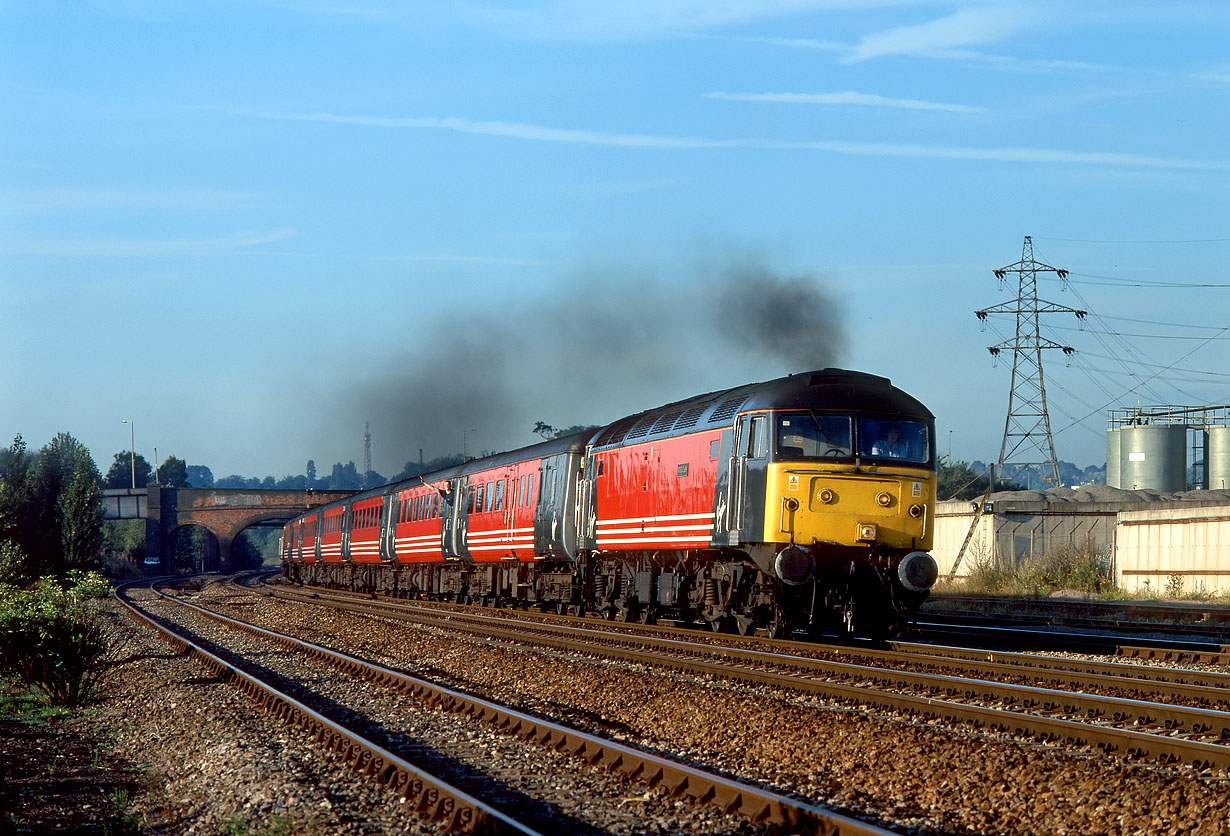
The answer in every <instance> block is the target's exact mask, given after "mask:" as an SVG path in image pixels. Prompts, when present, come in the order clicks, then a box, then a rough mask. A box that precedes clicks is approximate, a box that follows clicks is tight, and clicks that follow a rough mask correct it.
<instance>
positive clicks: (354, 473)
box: [329, 462, 363, 491]
mask: <svg viewBox="0 0 1230 836" xmlns="http://www.w3.org/2000/svg"><path fill="white" fill-rule="evenodd" d="M362 486H363V480H362V479H360V478H359V469H358V468H357V467H355V464H354V462H347V463H346V464H344V465H343V464H342V463H341V462H338V463H337V464H335V465H333V474H332V475H331V476H330V477H329V490H331V491H357V490H359V489H360V488H361V487H362Z"/></svg>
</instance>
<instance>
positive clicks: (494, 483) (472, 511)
mask: <svg viewBox="0 0 1230 836" xmlns="http://www.w3.org/2000/svg"><path fill="white" fill-rule="evenodd" d="M540 466H541V461H539V460H537V459H535V460H531V461H523V462H514V463H512V464H509V465H506V466H504V467H500V468H495V469H492V470H487V471H483V472H480V473H475V474H474V475H473V476H471V477H469V484H470V486H471V487H470V490H469V491H468V493H467V498H466V503H467V505H468V506H470V507H468V508H467V509H466V516H467V518H468V522H467V524H466V529H467V530H466V546H467V548H468V549H469V552H470V556H471V557H472V558H473V560H474V562H475V563H493V562H496V561H500V560H527V561H528V560H533V559H534V510H533V506H532V505H531V504H530V502H531V499H532V496H533V494H532V491H533V484H534V476H535V474H537V473H538V469H539V467H540Z"/></svg>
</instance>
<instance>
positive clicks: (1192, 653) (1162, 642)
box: [918, 621, 1230, 665]
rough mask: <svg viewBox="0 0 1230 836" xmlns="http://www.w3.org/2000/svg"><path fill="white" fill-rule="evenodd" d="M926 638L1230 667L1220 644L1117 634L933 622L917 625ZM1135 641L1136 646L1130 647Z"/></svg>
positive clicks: (1228, 648)
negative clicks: (1148, 638)
mask: <svg viewBox="0 0 1230 836" xmlns="http://www.w3.org/2000/svg"><path fill="white" fill-rule="evenodd" d="M918 627H919V628H920V631H921V634H922V635H923V636H929V637H936V638H942V639H944V640H945V641H954V640H955V641H970V640H973V641H980V642H984V643H988V644H992V643H993V644H996V645H999V646H1000V647H1003V646H1006V645H1010V646H1013V647H1022V646H1036V645H1038V644H1039V643H1045V644H1048V645H1053V646H1055V647H1058V648H1060V649H1064V650H1074V651H1076V652H1079V653H1099V654H1107V655H1113V656H1124V657H1128V658H1138V659H1148V660H1157V661H1166V662H1179V663H1187V664H1192V663H1196V664H1208V665H1226V664H1230V645H1224V644H1221V643H1220V642H1219V641H1210V640H1203V641H1191V640H1183V639H1179V638H1177V637H1171V638H1166V639H1152V640H1148V641H1146V640H1145V639H1142V638H1138V637H1137V638H1133V639H1128V638H1126V637H1124V636H1122V635H1116V634H1114V633H1106V634H1099V633H1071V632H1062V628H1052V629H1041V628H1037V627H1015V626H1005V625H1003V624H999V623H997V624H972V623H969V622H966V623H960V624H958V623H944V624H939V623H933V622H927V621H920V622H918ZM1128 641H1135V642H1137V643H1136V644H1128V643H1126V642H1128Z"/></svg>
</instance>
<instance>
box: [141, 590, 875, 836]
mask: <svg viewBox="0 0 1230 836" xmlns="http://www.w3.org/2000/svg"><path fill="white" fill-rule="evenodd" d="M151 591H152V590H151ZM138 596H139V593H136V592H135V591H134V590H131V589H129V590H125V591H124V593H123V598H122V600H124V601H125V603H126V605H127V606H128V607H129V608H130V611H132V612H133V613H134V615H135V617H137V618H140V619H143V620H145V622H146V623H148V624H149V625H150V626H154V627H155V628H156V629H159V630H162V631H164V632H165V631H167V630H170V632H167V633H166V634H167V636H168V640H169V641H171V642H172V643H174V644H175V645H176V646H177V647H179V648H180V649H182V650H185V651H186V652H190V653H192V654H193V655H194V656H197V657H198V658H200V659H201V660H202V662H203V663H205V664H206V665H207V666H209V667H210V668H211V670H213V671H214V672H215V674H216V675H218V676H224V677H227V678H229V679H230V680H231V681H233V682H235V683H236V684H238V685H239V687H241V688H242V689H243V690H244V691H245V692H246V693H248V694H250V695H251V696H252V697H253V698H254V699H256V700H258V701H259V702H260V703H261V704H262V705H263V706H265V707H266V708H268V709H269V710H270V711H271V712H273V713H274V714H275V715H276V716H278V717H281V718H283V719H286V720H287V721H288V722H291V723H292V724H294V725H297V726H300V727H304V728H308V729H310V730H311V731H312V733H313V734H314V735H315V736H316V737H317V739H318V740H319V741H320V742H321V743H322V745H324V746H326V747H328V748H329V749H330V750H332V751H334V752H335V753H338V754H339V755H340V756H341V757H342V758H343V759H344V760H345V761H346V762H347V763H348V764H349V765H350V766H351V767H352V768H354V769H357V770H359V771H360V772H362V773H363V774H365V775H369V776H371V778H372V780H373V781H378V782H381V783H384V784H388V785H390V786H392V787H394V788H395V789H397V790H399V791H402V792H404V793H405V794H406V796H407V798H408V799H409V800H410V803H411V804H413V805H414V806H416V807H417V808H419V809H421V810H423V811H424V812H425V813H426V814H428V815H429V816H431V817H432V818H434V819H437V820H440V821H442V823H443V824H444V826H446V827H447V828H448V830H449V832H454V831H464V832H479V833H524V834H529V833H535V832H539V830H536V829H535V828H540V829H541V830H542V832H560V833H565V832H566V833H601V832H606V831H605V828H606V827H607V826H608V824H612V823H613V824H619V821H618V819H619V816H620V812H619V811H618V810H617V811H615V814H614V816H613V819H612V822H608V823H606V824H604V822H603V820H602V806H603V805H602V799H601V798H600V797H590V798H589V799H587V801H588V803H587V804H586V810H587V814H588V815H589V816H591V817H593V820H592V821H591V820H589V819H585V820H580V819H574V818H571V817H570V816H569V815H568V814H565V813H564V812H562V811H561V810H560V809H558V808H556V807H555V806H553V805H552V803H551V802H550V801H549V800H548V799H545V798H535V797H533V795H532V791H531V790H529V789H526V788H524V787H522V786H517V785H516V779H514V776H513V773H515V774H516V775H517V776H521V777H522V778H523V777H524V776H525V775H526V774H527V771H528V772H531V773H533V774H541V772H540V770H541V771H549V772H550V774H552V775H553V776H554V777H553V778H552V781H553V782H554V785H555V786H554V788H553V790H552V791H553V792H554V793H559V792H561V791H563V792H566V793H569V794H573V795H581V796H585V795H587V794H592V782H590V781H589V779H587V778H584V777H583V778H582V779H581V780H580V781H579V783H578V784H577V785H575V786H572V787H569V788H567V789H565V790H561V789H560V788H559V786H558V784H559V782H560V781H563V780H565V778H566V776H567V775H568V774H571V773H577V774H580V775H583V776H584V775H587V774H588V773H590V772H592V771H593V770H594V769H597V770H601V771H602V772H603V773H609V772H611V771H614V772H616V773H619V774H621V775H623V776H625V777H626V778H627V779H628V780H632V781H635V782H638V783H640V784H641V785H642V786H643V788H648V789H649V790H652V791H656V792H659V793H661V794H663V796H664V798H665V799H668V800H670V803H673V804H674V803H678V801H679V800H681V799H682V800H687V801H689V802H691V803H694V804H699V805H707V806H708V807H710V808H714V809H716V811H717V813H718V815H717V818H716V819H713V820H711V821H709V822H708V824H707V825H706V826H705V830H706V831H707V832H714V833H720V832H744V830H745V828H746V826H747V825H746V821H745V820H750V821H751V822H754V823H755V824H757V825H760V826H763V827H766V828H769V829H782V828H785V829H787V830H789V832H792V833H801V834H810V833H815V834H887V833H891V832H892V831H889V830H885V829H883V828H880V827H877V826H875V825H870V824H866V823H864V822H861V821H858V820H855V819H851V818H848V817H845V816H842V815H840V814H837V813H834V812H832V811H829V810H825V809H823V808H820V807H817V806H815V805H813V804H809V803H807V802H804V801H801V800H799V799H795V798H790V797H787V796H784V795H782V794H780V793H775V792H772V791H769V790H766V789H763V788H761V787H757V786H753V785H749V784H747V783H745V782H740V781H736V780H732V779H730V778H726V777H723V776H721V775H717V774H713V773H711V772H706V771H705V770H702V769H698V768H695V767H692V766H688V765H686V764H682V763H679V762H676V761H673V760H671V759H668V758H664V757H661V756H658V755H654V754H652V753H648V752H644V751H640V750H637V749H635V748H633V747H630V746H626V745H623V744H620V743H618V742H615V741H612V740H609V739H605V738H602V737H598V736H596V735H593V734H589V733H586V732H583V731H580V730H577V729H574V728H569V727H567V726H564V725H562V724H559V723H553V722H550V721H546V720H543V719H542V718H539V717H533V716H530V715H528V714H526V713H524V712H520V711H516V710H514V709H510V708H508V707H507V706H503V705H499V704H497V703H495V702H492V701H490V700H483V699H479V698H475V697H472V696H469V695H467V694H463V693H461V692H459V691H456V690H454V689H449V688H446V687H443V686H440V685H438V684H435V683H432V682H428V681H426V680H424V679H422V678H419V677H413V676H409V675H407V674H405V673H403V672H399V671H396V670H392V669H390V668H388V667H384V666H381V665H377V664H374V663H371V662H367V661H364V660H361V659H358V658H356V657H353V656H350V655H347V654H343V653H340V652H338V651H336V650H331V649H329V648H325V647H322V646H320V645H315V644H312V643H310V642H305V641H302V640H300V639H296V638H294V637H291V636H287V635H284V634H280V633H276V632H274V631H272V630H268V629H264V628H261V627H258V626H255V625H253V624H249V623H247V622H244V621H241V620H239V619H235V618H231V617H228V616H224V615H222V614H220V613H218V612H214V611H211V610H207V609H205V608H202V607H199V606H197V605H195V604H193V603H189V602H187V601H184V600H180V599H178V598H173V597H171V596H166V595H161V594H160V598H159V599H158V600H157V601H156V602H152V601H140V600H136V599H137V597H138ZM150 611H156V612H150ZM171 625H176V626H171ZM185 633H190V634H191V635H185ZM357 680H362V681H364V682H365V683H367V684H366V685H364V686H363V687H362V688H360V689H356V688H355V686H354V683H355V682H356V681H357ZM441 711H444V712H447V713H448V714H449V715H450V716H452V717H453V718H454V721H453V722H454V724H455V725H459V726H461V727H465V726H470V727H473V726H474V725H475V724H484V725H486V726H488V727H492V728H497V729H499V730H500V731H501V732H502V734H501V736H502V737H503V738H504V739H505V741H507V742H508V745H511V746H513V747H514V748H515V749H516V752H515V753H514V754H511V755H508V756H507V758H508V760H509V762H510V763H511V764H512V766H511V767H509V769H508V770H506V771H504V772H501V771H500V770H499V768H498V767H497V768H495V769H494V772H495V775H494V777H493V776H492V775H491V773H492V771H493V769H492V765H493V762H494V761H498V758H493V757H492V754H491V753H492V748H491V747H490V746H487V747H486V748H482V749H481V751H479V752H478V753H477V754H475V753H474V752H472V751H471V752H465V751H462V749H464V748H465V747H460V748H459V747H457V746H455V745H453V744H452V743H449V742H445V741H439V740H437V739H436V738H433V737H431V736H430V734H431V732H430V730H429V729H428V728H427V727H428V726H432V725H438V719H439V718H438V715H439V713H440V712H441ZM425 712H426V714H427V715H430V717H429V718H428V720H429V721H428V720H424V721H422V722H420V724H419V725H417V726H415V725H414V724H413V723H411V724H410V725H407V722H408V721H407V720H406V717H407V716H419V717H422V716H423V715H424V713H425ZM461 734H462V736H464V735H465V734H466V732H465V729H464V728H462V730H461ZM471 748H473V747H471ZM530 750H534V751H530ZM560 758H565V759H566V760H567V761H568V763H567V764H559V763H556V764H555V765H554V767H552V764H551V762H552V761H553V760H558V759H560ZM424 761H425V762H426V763H427V764H428V766H424V765H423V762H424ZM459 764H461V766H459ZM531 764H537V768H532V767H531V768H528V769H527V767H529V765H531ZM586 764H588V765H589V766H590V767H592V769H586V768H585V766H584V765H586ZM441 766H443V767H444V769H443V773H441V772H440V767H441ZM458 775H460V780H458V778H457V776H458ZM488 797H491V798H494V799H496V800H490V799H489V798H488ZM510 799H511V801H510ZM501 802H502V803H501ZM731 814H738V815H740V816H742V817H743V818H742V819H739V820H736V821H734V822H731V821H727V819H729V818H730V816H731ZM624 815H626V814H624ZM740 821H743V822H744V823H742V824H740V823H739V822H740Z"/></svg>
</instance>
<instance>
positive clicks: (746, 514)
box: [726, 415, 769, 542]
mask: <svg viewBox="0 0 1230 836" xmlns="http://www.w3.org/2000/svg"><path fill="white" fill-rule="evenodd" d="M768 420H769V419H768V417H767V416H765V415H741V416H739V420H738V422H737V423H736V424H735V444H734V455H733V456H731V457H730V480H729V481H730V495H729V499H728V502H727V506H726V507H727V528H728V529H729V530H730V533H731V534H732V535H734V534H736V533H737V534H738V541H742V542H760V541H761V540H763V539H764V537H763V533H764V492H765V483H766V478H767V468H768V463H769V443H768ZM731 539H732V540H735V538H734V537H731Z"/></svg>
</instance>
